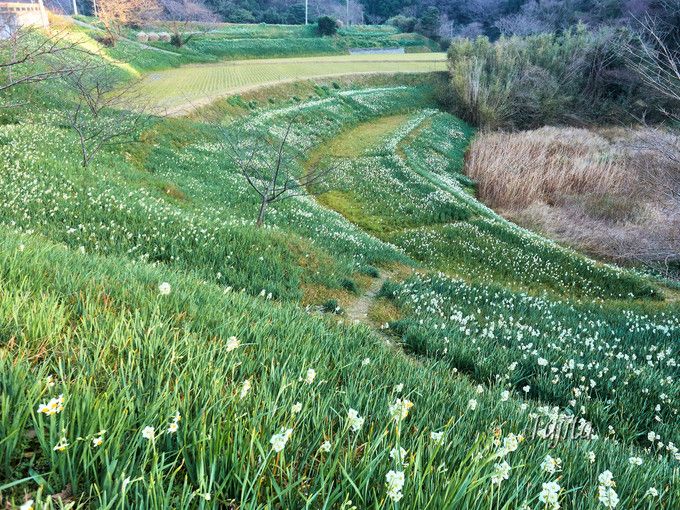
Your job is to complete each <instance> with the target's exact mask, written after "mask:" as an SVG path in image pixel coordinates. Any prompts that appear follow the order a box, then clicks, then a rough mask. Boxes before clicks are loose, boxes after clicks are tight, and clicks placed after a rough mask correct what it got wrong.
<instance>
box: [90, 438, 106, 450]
mask: <svg viewBox="0 0 680 510" xmlns="http://www.w3.org/2000/svg"><path fill="white" fill-rule="evenodd" d="M103 442H104V438H103V437H102V436H97V437H93V438H92V446H94V447H95V448H97V447H98V446H101V445H102V443H103Z"/></svg>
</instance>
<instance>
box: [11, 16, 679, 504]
mask: <svg viewBox="0 0 680 510" xmlns="http://www.w3.org/2000/svg"><path fill="white" fill-rule="evenodd" d="M69 30H72V31H74V33H77V34H78V35H79V36H80V37H83V36H85V37H89V36H91V35H96V33H94V32H92V29H86V28H83V27H78V28H76V27H70V28H69ZM218 30H221V29H218ZM248 30H252V31H254V32H256V33H260V34H261V33H262V31H264V32H265V33H267V34H269V36H267V37H264V36H263V37H253V38H252V40H250V38H248V37H244V38H242V37H240V36H237V35H236V31H238V32H239V34H240V33H242V32H244V31H246V27H225V28H224V34H228V36H227V35H225V36H224V37H222V36H215V38H216V39H219V48H220V49H219V50H216V49H214V48H215V47H217V45H216V46H211V44H212V37H213V36H212V35H211V36H209V37H208V38H206V39H203V38H198V39H197V41H196V43H194V46H193V47H192V46H190V45H188V48H187V49H186V50H182V51H180V52H176V53H179V54H174V55H173V54H169V53H166V52H161V51H156V50H151V49H144V50H142V49H140V46H138V45H135V44H134V43H132V42H130V41H121V42H120V43H119V45H118V46H116V47H115V48H104V47H100V46H96V43H95V42H94V41H93V40H91V39H89V38H88V39H87V40H86V41H82V42H81V44H86V45H95V46H96V47H97V49H98V51H99V52H100V53H99V56H98V57H96V60H97V62H98V63H105V64H106V65H107V66H112V67H111V68H112V69H114V73H115V74H116V75H117V76H118V77H119V78H120V79H121V85H120V86H121V87H124V82H125V80H132V79H133V78H134V77H138V76H141V77H142V78H143V82H142V83H143V86H144V87H147V88H146V89H145V90H146V94H147V96H152V97H154V98H155V99H157V100H160V101H168V104H169V105H176V104H177V102H178V100H177V98H185V97H189V98H190V100H191V101H190V102H191V103H198V104H193V106H194V108H192V110H191V112H187V113H190V114H188V115H184V116H181V117H174V118H173V117H165V118H161V117H153V118H151V119H149V121H148V122H147V123H146V124H144V125H143V126H141V127H139V132H138V133H136V136H135V140H136V141H135V143H122V144H112V145H108V146H106V147H105V148H104V149H103V150H102V151H101V152H100V153H99V154H98V155H97V156H96V157H95V158H94V159H93V160H92V163H91V164H89V166H87V168H83V167H82V165H81V159H82V157H81V154H80V151H79V147H78V138H77V135H76V133H75V132H74V130H73V129H70V128H69V125H68V122H67V120H65V117H64V112H69V111H73V110H74V109H75V104H76V103H75V101H76V97H75V96H74V95H73V93H72V91H71V89H68V88H66V86H65V82H64V81H63V80H52V81H48V82H44V83H39V84H34V85H31V86H28V87H23V88H22V87H17V88H16V89H15V90H13V91H12V96H11V99H13V100H14V101H15V102H16V103H17V104H23V105H27V106H25V107H19V108H12V109H5V110H4V111H3V113H2V117H1V118H0V119H1V122H0V155H1V156H2V164H1V165H0V247H1V249H0V289H1V292H0V394H1V396H2V398H0V494H1V498H2V499H0V501H1V502H3V503H7V504H8V505H9V506H10V508H12V507H13V506H16V507H19V506H20V505H21V504H23V503H24V502H25V501H28V500H33V501H34V502H35V507H37V508H61V507H65V506H67V505H69V504H71V505H73V507H76V508H102V509H103V508H140V509H141V508H153V509H155V508H239V509H265V508H282V509H288V508H291V509H292V508H338V509H347V510H349V509H351V508H357V509H359V508H375V509H378V508H403V509H433V510H434V509H443V508H469V509H482V508H485V509H486V508H494V509H509V508H547V507H548V503H547V502H546V501H545V500H546V498H551V497H552V498H557V500H558V505H557V506H555V505H554V504H551V505H552V506H550V508H559V507H560V506H562V507H564V508H574V509H590V508H593V509H595V508H602V507H603V506H604V505H605V502H604V501H609V503H610V504H609V507H610V508H613V507H614V506H616V505H617V504H618V505H619V507H620V508H640V509H642V508H668V509H672V508H677V506H678V505H680V492H679V491H678V487H680V483H679V482H680V480H679V479H678V478H679V475H678V461H679V457H680V454H679V453H678V450H677V447H676V446H675V445H678V444H680V430H679V429H678V427H677V423H678V407H677V405H678V404H677V403H678V398H679V397H680V395H679V393H680V386H678V383H677V380H676V379H677V356H678V344H677V341H678V338H679V336H680V305H678V301H677V296H678V293H677V290H674V289H673V288H671V287H669V286H668V285H667V282H665V281H662V280H660V279H655V278H653V277H650V276H648V275H645V274H642V273H639V272H637V271H634V270H630V269H622V268H620V267H617V266H613V265H609V264H604V263H602V262H598V261H595V260H593V259H590V258H588V257H586V256H584V255H583V254H581V253H578V252H576V251H574V250H571V249H568V248H565V247H563V246H561V245H559V244H557V243H555V242H553V241H550V240H548V239H546V238H544V237H541V236H540V235H538V234H535V233H533V232H531V231H529V230H526V229H523V228H520V227H518V226H516V225H515V224H513V223H511V222H509V221H507V220H506V219H504V218H502V217H501V216H499V215H498V214H497V213H496V212H495V211H493V210H492V209H490V208H488V207H486V206H485V205H483V204H482V203H481V202H480V201H479V200H478V199H477V197H476V184H475V182H473V181H472V180H471V179H470V178H469V177H468V176H466V175H464V173H463V168H464V156H465V153H466V151H467V149H468V146H469V144H470V142H471V141H472V139H473V137H475V134H476V133H475V129H474V128H473V127H471V126H470V125H468V124H466V123H465V122H463V121H462V120H460V119H459V118H457V117H455V116H453V115H451V114H449V113H446V112H445V111H443V110H442V109H441V108H440V104H439V103H438V101H437V100H438V97H439V95H440V89H441V86H442V81H443V80H445V77H443V76H442V73H438V72H435V73H427V72H425V73H423V72H420V73H411V72H407V73H395V72H394V71H395V70H399V69H402V70H403V69H404V67H403V66H396V67H395V68H394V69H389V70H385V71H386V72H385V73H378V74H369V75H366V68H365V67H364V65H363V64H362V59H361V58H359V59H354V60H352V59H348V60H346V61H344V63H343V65H344V66H346V69H344V70H343V72H342V74H343V76H341V77H331V78H322V77H320V76H321V75H323V74H325V71H323V72H322V71H319V70H318V68H320V67H321V66H323V64H324V62H328V61H329V60H327V59H328V58H329V57H323V58H317V59H316V61H315V62H316V67H317V69H316V70H313V71H306V72H309V73H312V74H307V75H305V74H304V73H301V75H302V76H301V77H304V78H305V79H303V80H301V81H297V82H295V83H291V82H289V80H290V78H292V77H293V74H295V73H294V72H293V71H290V70H286V69H284V67H285V66H286V65H293V63H291V62H290V61H289V60H281V61H280V63H281V66H282V67H279V68H277V69H276V72H277V73H279V74H278V75H276V76H273V77H269V78H267V79H260V78H258V77H255V78H243V77H235V76H234V74H233V73H231V72H229V71H230V70H231V69H232V68H233V67H236V66H242V67H243V68H244V69H253V68H254V66H258V65H260V66H262V65H271V61H265V62H259V63H258V62H254V63H253V64H252V65H251V67H247V66H248V64H247V63H245V62H244V61H243V60H244V59H251V58H255V57H256V56H259V57H267V58H270V57H273V56H276V57H281V58H283V57H290V53H289V49H285V50H281V51H280V52H276V54H275V55H272V54H270V53H269V52H270V50H269V49H267V50H263V47H264V46H263V44H264V43H262V42H261V41H263V40H269V39H270V38H271V39H272V40H274V41H275V43H272V44H271V45H270V46H267V47H268V48H274V47H278V48H281V47H282V46H283V44H282V42H281V40H280V39H282V40H286V41H288V39H285V38H284V37H278V36H277V37H275V36H274V35H273V34H275V33H285V34H289V32H290V33H291V34H293V35H290V34H289V36H290V37H292V38H294V37H296V36H295V35H294V33H296V32H295V31H296V30H298V28H295V29H291V28H290V27H267V28H263V27H250V28H248ZM291 31H292V32H291ZM95 32H96V31H95ZM286 37H288V36H286ZM380 37H383V36H380ZM388 37H391V36H388ZM243 40H248V41H249V42H247V43H246V42H239V41H243ZM206 41H209V42H206ZM229 41H232V42H233V41H236V42H235V44H234V45H231V44H229ZM390 42H392V40H391V39H390ZM266 44H269V43H266ZM304 44H308V43H307V42H304ZM309 44H311V43H309ZM343 44H344V43H343ZM381 44H382V43H381ZM241 45H243V46H241ZM352 45H354V41H352ZM161 46H162V45H161V43H158V47H159V48H161V49H167V51H174V50H171V49H169V48H166V47H164V46H163V47H161ZM210 48H212V49H210ZM234 48H245V50H243V49H238V50H234ZM232 50H233V51H232ZM317 50H318V48H317V49H314V50H313V51H310V52H309V53H307V50H306V49H301V50H299V53H295V55H296V58H299V57H298V56H297V55H310V54H317V53H318V54H321V53H327V52H326V51H320V50H319V51H317ZM271 51H273V50H271ZM290 51H292V50H290ZM335 51H337V48H333V50H332V51H330V50H329V51H328V53H333V52H335ZM132 54H134V56H135V57H136V58H135V59H128V58H125V57H127V56H130V55H132ZM225 56H230V57H231V58H233V59H238V60H239V62H238V64H235V63H234V62H233V61H231V62H216V60H217V59H218V58H223V57H225ZM333 58H335V57H333ZM368 61H369V62H371V61H370V59H369V60H368ZM414 61H415V62H417V61H418V59H414ZM304 62H305V63H304V64H303V65H305V66H306V68H307V69H310V67H312V68H313V67H315V66H314V65H313V64H309V62H310V61H308V60H305V61H304ZM330 62H333V65H335V66H337V65H338V63H337V61H336V60H330ZM363 62H366V60H363ZM184 64H197V65H192V66H186V67H178V66H180V65H184ZM198 64H201V65H207V66H208V67H200V66H199V65H198ZM197 69H212V70H214V71H215V72H214V73H213V74H205V75H204V77H203V78H202V80H203V81H200V80H194V79H192V78H195V77H196V72H197ZM439 69H441V68H439ZM374 70H375V69H374ZM405 70H407V71H419V70H420V71H423V70H425V71H427V70H428V69H410V68H408V67H407V68H406V69H405ZM387 71H389V72H387ZM201 72H202V71H201ZM218 75H219V76H218ZM255 75H256V73H255ZM310 77H311V78H313V79H308V78H310ZM229 80H233V81H231V82H230V81H229ZM239 80H241V81H240V82H239ZM244 81H245V82H247V83H244ZM276 82H279V83H276ZM184 84H189V85H190V86H188V87H187V86H185V85H184ZM232 85H233V86H236V87H238V86H241V85H243V86H244V88H243V89H238V88H236V89H234V91H236V92H238V94H237V95H230V94H233V93H234V92H233V91H230V89H229V87H231V86H232ZM245 85H248V87H247V88H248V90H246V89H245ZM255 85H257V87H256V88H254V86H255ZM251 86H252V87H253V88H251ZM192 87H193V88H192ZM149 91H151V92H149ZM173 93H174V94H175V97H173ZM187 94H188V95H189V96H187ZM226 95H229V97H221V96H226ZM202 97H203V98H205V102H204V103H202V102H201V98H202ZM213 100H214V101H213ZM180 102H181V101H180ZM208 102H210V104H209V105H208V104H207V103H208ZM199 106H200V108H195V107H199ZM106 115H108V116H110V119H111V120H112V122H114V123H115V122H118V121H119V122H123V120H124V119H126V118H127V117H126V112H125V111H121V110H120V109H111V111H107V112H106ZM292 121H294V122H292ZM291 122H292V123H291ZM289 128H290V132H288V129H289ZM259 138H264V139H268V140H273V142H272V143H280V142H281V141H282V140H284V139H285V140H286V143H287V144H288V145H287V147H288V148H289V149H290V154H291V158H290V160H289V165H290V168H291V169H292V170H291V171H292V172H293V174H294V175H295V177H296V178H297V179H299V180H303V179H304V177H305V176H306V175H309V172H312V171H314V169H316V168H332V171H331V172H330V173H329V174H328V175H329V177H328V178H327V179H325V180H323V181H321V182H315V183H313V184H310V186H309V188H308V189H307V190H306V191H307V192H309V194H308V193H305V194H302V195H301V196H295V197H290V198H289V199H288V200H281V201H277V202H274V203H273V204H271V206H270V209H269V211H268V215H267V220H266V222H265V226H264V227H262V228H258V227H256V225H255V219H256V217H257V210H258V205H259V204H258V197H257V196H256V194H255V193H254V192H253V189H252V188H251V187H250V186H249V185H248V182H247V180H246V178H245V177H244V174H243V172H242V170H241V169H240V168H237V166H236V165H235V162H234V160H233V158H231V157H230V142H231V141H232V139H236V140H237V141H238V143H243V144H247V143H248V142H249V141H250V140H251V139H259ZM263 165H264V163H263ZM262 179H265V177H262ZM383 281H385V283H384V285H381V282H383ZM377 288H379V290H378V292H377V293H376V289H377ZM359 302H360V306H357V303H359ZM364 315H366V316H364ZM357 322H358V323H357ZM50 403H52V404H53V406H52V408H50V407H49V405H50ZM43 404H47V407H43ZM569 427H572V428H573V431H572V432H573V433H572V435H571V436H569V437H566V436H561V437H559V438H557V439H555V437H553V436H554V433H555V429H560V428H561V429H563V430H566V429H568V428H569ZM607 473H608V474H607ZM401 476H403V477H404V478H403V480H402V479H401V478H400V477H401ZM549 483H557V484H558V485H557V489H555V485H549V486H548V488H546V484H549ZM612 491H613V492H614V495H613V496H612ZM614 498H616V501H617V503H616V504H611V501H613V500H614ZM603 500H604V501H603Z"/></svg>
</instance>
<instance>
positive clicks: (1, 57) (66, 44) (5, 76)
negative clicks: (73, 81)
mask: <svg viewBox="0 0 680 510" xmlns="http://www.w3.org/2000/svg"><path fill="white" fill-rule="evenodd" d="M6 31H7V32H6V34H5V37H4V38H3V37H0V108H2V107H8V106H14V104H13V103H11V102H7V101H3V100H2V96H4V95H6V93H8V92H9V90H10V89H12V88H13V87H16V86H17V85H25V84H30V83H37V82H42V81H46V80H50V79H53V78H57V77H59V76H64V75H68V74H70V73H73V72H76V71H78V70H80V69H83V67H85V66H86V65H87V60H88V59H87V57H88V56H91V53H89V52H88V51H87V50H85V49H84V48H83V47H82V46H81V45H80V41H78V40H74V39H73V38H72V37H68V34H67V33H66V32H65V31H57V32H48V31H44V30H40V29H38V28H36V27H16V26H11V25H8V26H7V27H6Z"/></svg>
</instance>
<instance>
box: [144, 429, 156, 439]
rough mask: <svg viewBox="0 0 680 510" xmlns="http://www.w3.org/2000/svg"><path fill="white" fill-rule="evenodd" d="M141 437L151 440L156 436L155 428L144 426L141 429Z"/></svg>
mask: <svg viewBox="0 0 680 510" xmlns="http://www.w3.org/2000/svg"><path fill="white" fill-rule="evenodd" d="M142 437H143V438H144V439H148V440H149V441H152V440H153V439H154V438H155V437H156V429H155V428H153V427H144V429H142Z"/></svg>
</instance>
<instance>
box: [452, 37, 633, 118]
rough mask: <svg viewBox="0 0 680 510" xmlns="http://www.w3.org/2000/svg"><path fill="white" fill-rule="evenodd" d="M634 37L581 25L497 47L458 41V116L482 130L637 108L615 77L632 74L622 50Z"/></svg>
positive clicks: (454, 49) (454, 93)
mask: <svg viewBox="0 0 680 510" xmlns="http://www.w3.org/2000/svg"><path fill="white" fill-rule="evenodd" d="M628 37H629V36H627V35H626V34H625V33H624V32H620V31H613V30H610V29H601V30H599V31H596V32H590V31H588V30H586V28H585V27H584V26H583V25H579V26H578V27H576V28H574V29H570V30H567V31H565V32H563V33H562V34H560V35H554V34H541V35H535V36H530V37H522V38H520V37H510V38H501V39H500V40H499V41H497V42H496V43H491V42H490V41H489V40H488V39H487V38H485V37H480V38H478V39H476V40H469V39H457V40H455V41H454V42H453V44H451V46H450V48H449V52H448V55H449V68H450V73H451V94H452V96H453V106H454V111H455V112H456V113H457V114H458V115H460V116H461V117H463V118H464V119H466V120H467V121H469V122H471V123H472V124H474V125H476V126H483V127H485V128H491V129H495V128H509V127H514V128H521V129H524V128H529V127H535V126H538V125H544V124H550V123H559V122H561V121H564V120H566V119H571V120H572V121H573V119H574V118H576V119H580V120H582V121H596V120H600V121H601V120H602V119H604V118H605V117H606V116H607V115H611V114H612V112H614V111H618V109H619V108H623V107H624V106H625V107H626V108H632V107H633V104H634V103H635V101H637V100H638V99H640V98H638V97H636V96H634V95H632V93H631V90H630V89H627V88H623V87H621V86H620V83H621V80H619V81H618V82H611V81H610V79H609V76H610V75H611V74H613V73H618V74H617V75H622V74H625V73H626V71H625V69H623V61H622V57H621V56H620V54H619V48H621V47H622V46H624V45H625V44H626V42H627V38H628Z"/></svg>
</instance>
